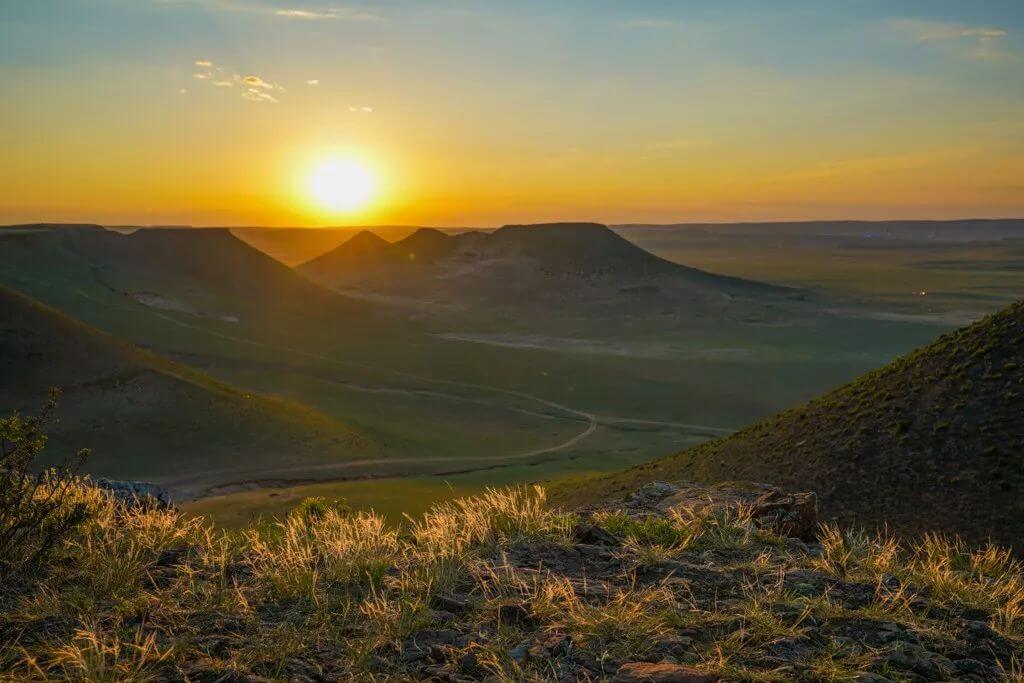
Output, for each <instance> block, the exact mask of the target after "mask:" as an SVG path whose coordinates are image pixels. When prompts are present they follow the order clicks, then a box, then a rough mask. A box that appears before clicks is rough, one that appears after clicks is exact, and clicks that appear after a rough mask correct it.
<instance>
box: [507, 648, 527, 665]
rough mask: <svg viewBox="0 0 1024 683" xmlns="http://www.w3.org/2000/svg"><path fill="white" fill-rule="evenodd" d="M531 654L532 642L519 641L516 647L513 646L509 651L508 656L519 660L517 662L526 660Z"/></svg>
mask: <svg viewBox="0 0 1024 683" xmlns="http://www.w3.org/2000/svg"><path fill="white" fill-rule="evenodd" d="M529 654H530V644H529V643H519V644H518V645H516V646H515V647H514V648H512V649H511V650H509V651H508V656H509V657H511V658H512V659H513V660H514V661H517V662H525V661H526V658H527V657H528V656H529Z"/></svg>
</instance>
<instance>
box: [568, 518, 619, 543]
mask: <svg viewBox="0 0 1024 683" xmlns="http://www.w3.org/2000/svg"><path fill="white" fill-rule="evenodd" d="M572 537H573V538H574V539H575V540H577V541H579V542H580V543H586V544H588V545H619V539H617V538H615V537H614V536H612V535H611V534H610V533H608V532H607V531H605V530H604V529H602V528H601V527H599V526H597V525H596V524H587V523H585V522H581V523H580V524H577V525H576V526H575V528H573V530H572Z"/></svg>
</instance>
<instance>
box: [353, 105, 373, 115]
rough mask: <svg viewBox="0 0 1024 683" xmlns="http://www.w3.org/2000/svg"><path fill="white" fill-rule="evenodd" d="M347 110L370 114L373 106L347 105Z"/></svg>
mask: <svg viewBox="0 0 1024 683" xmlns="http://www.w3.org/2000/svg"><path fill="white" fill-rule="evenodd" d="M348 110H349V111H357V112H361V113H364V114H372V113H373V107H349V108H348Z"/></svg>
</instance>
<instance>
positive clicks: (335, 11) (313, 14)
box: [274, 7, 380, 21]
mask: <svg viewBox="0 0 1024 683" xmlns="http://www.w3.org/2000/svg"><path fill="white" fill-rule="evenodd" d="M274 16H275V17H284V18H286V19H305V20H309V21H316V20H321V19H341V20H344V21H377V20H378V19H380V17H379V16H377V15H376V14H371V13H370V12H364V11H362V10H356V9H352V8H351V7H331V8H328V9H323V10H320V9H317V10H311V9H275V10H274Z"/></svg>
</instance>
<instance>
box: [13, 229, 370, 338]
mask: <svg viewBox="0 0 1024 683" xmlns="http://www.w3.org/2000/svg"><path fill="white" fill-rule="evenodd" d="M0 247H2V249H0V277H3V279H4V281H6V282H7V283H8V284H9V285H11V286H13V287H14V288H16V289H18V290H20V291H25V292H26V293H29V294H31V295H33V296H37V297H38V298H40V299H43V300H46V301H48V302H50V301H51V297H50V296H49V294H50V293H52V294H53V295H54V296H65V297H66V296H68V295H69V294H71V293H73V292H74V291H77V290H82V291H86V290H87V289H93V288H94V289H95V290H96V291H99V292H105V293H108V294H115V295H117V296H124V297H128V298H129V299H131V300H133V302H134V303H139V304H142V305H145V306H148V307H149V308H151V309H156V310H163V311H168V312H173V313H183V314H189V315H193V316H197V317H202V318H217V319H220V320H223V321H229V322H238V321H242V322H249V323H254V324H263V325H275V326H279V325H280V324H281V322H282V319H284V318H288V317H296V318H301V319H311V320H336V319H337V318H338V316H345V319H346V320H349V321H352V322H353V329H359V328H360V327H372V322H373V320H374V316H373V311H372V307H370V306H368V305H366V304H365V303H364V302H359V301H354V300H351V299H347V298H345V297H342V296H339V295H338V294H336V293H334V292H330V291H328V290H326V289H325V288H323V287H321V286H320V285H317V284H316V283H314V282H312V281H311V280H309V279H307V278H306V277H304V276H302V275H300V274H299V273H296V272H295V271H294V270H292V269H291V268H289V267H288V266H285V265H284V264H282V263H280V262H278V261H276V260H274V259H273V258H271V257H270V256H267V255H266V254H264V253H263V252H261V251H259V250H258V249H256V248H255V247H252V246H250V245H249V244H247V243H245V242H244V241H242V240H240V239H239V238H237V237H235V236H234V235H232V234H231V232H230V231H229V230H227V229H221V228H210V229H205V228H204V229H143V230H137V231H135V232H132V233H129V234H124V233H119V232H113V231H108V230H90V229H42V230H38V231H32V232H11V233H7V234H0ZM40 287H45V288H47V289H48V290H51V292H48V293H46V295H44V292H43V290H42V289H40ZM62 290H63V292H62ZM60 308H62V309H63V308H65V307H64V306H60Z"/></svg>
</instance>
